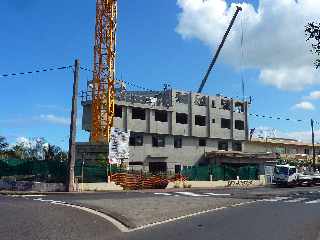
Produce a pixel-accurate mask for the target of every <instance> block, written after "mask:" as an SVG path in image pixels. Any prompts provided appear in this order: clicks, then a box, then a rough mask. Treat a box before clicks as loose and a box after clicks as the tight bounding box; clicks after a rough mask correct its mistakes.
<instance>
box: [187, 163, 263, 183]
mask: <svg viewBox="0 0 320 240" xmlns="http://www.w3.org/2000/svg"><path fill="white" fill-rule="evenodd" d="M258 173H259V168H258V166H257V165H247V166H240V167H235V166H230V165H208V166H192V167H191V166H189V167H187V166H185V167H183V169H182V172H181V174H182V175H184V176H186V177H187V178H188V179H189V180H190V181H209V180H210V175H212V180H213V181H218V180H224V181H228V180H235V179H237V176H239V178H240V179H241V180H256V179H258Z"/></svg>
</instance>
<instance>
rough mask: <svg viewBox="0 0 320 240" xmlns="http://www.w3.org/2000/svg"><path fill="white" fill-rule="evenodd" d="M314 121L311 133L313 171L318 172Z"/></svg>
mask: <svg viewBox="0 0 320 240" xmlns="http://www.w3.org/2000/svg"><path fill="white" fill-rule="evenodd" d="M313 124H314V121H313V119H311V131H312V167H313V171H314V172H315V171H316V150H315V148H314V128H313Z"/></svg>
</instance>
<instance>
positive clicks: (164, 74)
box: [0, 0, 319, 148]
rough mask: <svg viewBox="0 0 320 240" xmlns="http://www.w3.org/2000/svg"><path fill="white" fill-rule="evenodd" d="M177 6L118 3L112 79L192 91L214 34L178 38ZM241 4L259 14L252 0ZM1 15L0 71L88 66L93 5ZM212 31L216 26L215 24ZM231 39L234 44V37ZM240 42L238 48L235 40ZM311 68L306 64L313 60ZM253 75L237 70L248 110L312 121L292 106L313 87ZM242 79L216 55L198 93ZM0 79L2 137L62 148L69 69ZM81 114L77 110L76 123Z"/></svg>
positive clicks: (256, 123) (25, 8) (11, 4)
mask: <svg viewBox="0 0 320 240" xmlns="http://www.w3.org/2000/svg"><path fill="white" fill-rule="evenodd" d="M183 1H184V0H181V1H180V5H178V4H177V1H175V0H161V1H156V0H130V1H125V0H122V1H119V16H118V33H117V37H118V42H117V77H118V78H123V79H124V80H126V81H131V82H134V83H136V84H138V85H142V86H144V87H147V88H151V89H160V88H162V86H163V84H164V83H168V84H170V85H171V86H172V87H173V88H177V89H182V90H188V91H196V90H197V88H198V86H199V83H200V81H201V79H202V77H203V74H204V72H205V71H206V69H207V66H208V64H209V61H210V59H211V57H212V52H213V51H214V50H215V47H214V46H215V42H214V39H215V38H214V37H213V40H212V41H213V42H212V45H210V44H211V42H210V40H209V42H208V41H207V42H206V41H205V40H203V38H202V37H201V35H199V36H198V35H196V34H197V32H194V33H192V34H193V35H192V36H187V37H183V33H181V31H180V32H179V31H178V30H177V27H178V25H179V16H180V14H181V13H182V12H183V11H186V10H187V9H183V8H181V2H183ZM186 1H188V0H186ZM189 1H190V0H189ZM208 1H209V2H210V1H212V0H208ZM213 1H215V0H213ZM231 2H234V1H228V3H229V4H230V3H231ZM241 2H242V1H241ZM247 2H248V3H249V4H253V6H254V7H255V8H256V10H257V9H258V6H259V2H258V1H247ZM0 10H1V13H2V14H1V15H0V21H1V22H2V24H1V25H2V26H1V38H0V46H1V54H0V74H6V73H18V72H26V71H32V70H37V69H42V68H46V67H56V66H58V67H59V66H65V65H71V64H73V62H74V59H75V58H79V59H80V61H81V64H82V66H84V67H90V68H91V66H92V56H93V51H92V48H93V37H94V24H95V1H94V0H91V1H89V0H86V1H76V0H68V1H64V0H56V1H40V0H30V1H25V0H14V1H12V0H2V1H1V2H0ZM232 11H233V10H232V9H230V12H232ZM186 14H188V13H186ZM212 14H214V12H213V13H212ZM248 16H250V15H248ZM242 21H245V20H243V19H242ZM180 23H181V22H180ZM222 26H223V27H224V28H226V27H227V26H226V25H225V26H224V25H222ZM187 27H190V26H188V25H186V26H185V28H187ZM194 27H197V26H194ZM212 29H215V26H214V25H212ZM302 34H303V32H302ZM221 37H222V36H221ZM221 37H220V39H221ZM270 37H271V36H270ZM218 38H219V37H218ZM233 39H235V38H233ZM232 42H233V43H237V40H236V39H235V40H233V41H232ZM238 43H239V44H240V40H239V42H238ZM217 44H218V43H217ZM217 44H216V45H217ZM230 44H231V43H230ZM228 49H232V48H231V47H230V48H229V47H228V46H226V52H225V55H226V56H231V58H233V57H234V59H241V58H240V55H241V51H232V53H231V54H230V50H228ZM270 51H272V50H271V49H270ZM228 54H229V55H228ZM262 57H263V56H262ZM242 59H243V58H242ZM244 61H245V59H244ZM310 66H311V67H312V62H310ZM259 75H260V69H259V67H257V66H254V67H252V66H251V67H248V68H246V69H245V70H244V71H243V77H244V78H245V81H246V95H248V96H249V95H250V96H253V99H254V101H253V104H252V106H251V109H250V111H251V112H253V113H261V114H267V115H271V116H284V117H292V118H296V119H307V120H308V119H310V118H315V119H317V118H318V116H319V110H318V108H317V107H318V102H317V101H319V100H317V99H315V100H312V104H313V106H314V107H315V110H311V111H310V110H308V111H307V110H304V109H297V108H293V106H294V105H295V104H297V103H299V102H301V101H304V100H305V98H304V97H305V96H308V95H309V94H310V92H312V91H315V90H317V89H319V84H318V83H317V82H312V83H310V84H308V85H305V86H303V88H302V89H300V90H298V91H297V90H293V91H292V90H287V89H284V88H281V87H280V88H279V87H277V86H276V84H270V83H266V82H263V81H260V80H259ZM241 76H242V75H241V71H240V70H239V68H237V67H235V64H234V62H232V61H230V57H229V58H228V57H225V56H224V52H223V51H222V57H221V59H220V61H218V64H217V65H216V66H215V68H214V71H213V72H212V74H211V76H210V78H209V80H208V83H207V85H206V86H205V89H204V93H206V94H210V95H215V94H216V93H222V94H223V95H225V96H237V95H241ZM91 77H92V76H91V74H90V73H88V72H84V71H81V83H80V89H79V90H84V89H85V86H86V81H87V80H88V79H91ZM0 81H1V88H0V89H1V95H0V101H1V103H2V104H1V113H0V135H4V136H6V137H7V138H8V140H9V141H10V142H14V141H15V139H16V138H18V137H39V136H42V137H45V138H46V139H47V140H48V141H49V142H52V143H55V144H57V145H60V146H62V147H64V148H66V146H67V140H68V133H69V126H68V122H67V121H68V117H69V114H70V113H69V110H70V105H71V93H72V71H71V70H70V69H69V70H61V71H53V72H49V73H38V74H30V75H25V76H17V77H8V78H0ZM302 81H303V80H302ZM81 110H82V109H81V106H80V105H79V118H81V112H82V111H81ZM78 124H79V125H80V124H81V122H79V123H78ZM260 126H263V127H270V128H276V129H278V130H279V131H281V132H286V133H287V132H288V133H289V132H305V131H309V123H308V122H305V123H295V122H293V121H276V120H263V119H260V118H256V117H250V127H260ZM78 128H79V129H78V136H77V138H78V141H86V140H87V139H88V136H87V134H86V133H85V132H83V131H81V126H79V127H78Z"/></svg>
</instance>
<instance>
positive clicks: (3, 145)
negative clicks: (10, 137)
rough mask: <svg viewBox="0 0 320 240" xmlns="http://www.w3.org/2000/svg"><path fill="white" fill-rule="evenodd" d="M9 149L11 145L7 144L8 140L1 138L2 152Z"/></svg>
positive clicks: (0, 148) (0, 150)
mask: <svg viewBox="0 0 320 240" xmlns="http://www.w3.org/2000/svg"><path fill="white" fill-rule="evenodd" d="M7 147H9V144H8V143H7V140H6V138H5V137H3V136H0V152H4V150H6V148H7Z"/></svg>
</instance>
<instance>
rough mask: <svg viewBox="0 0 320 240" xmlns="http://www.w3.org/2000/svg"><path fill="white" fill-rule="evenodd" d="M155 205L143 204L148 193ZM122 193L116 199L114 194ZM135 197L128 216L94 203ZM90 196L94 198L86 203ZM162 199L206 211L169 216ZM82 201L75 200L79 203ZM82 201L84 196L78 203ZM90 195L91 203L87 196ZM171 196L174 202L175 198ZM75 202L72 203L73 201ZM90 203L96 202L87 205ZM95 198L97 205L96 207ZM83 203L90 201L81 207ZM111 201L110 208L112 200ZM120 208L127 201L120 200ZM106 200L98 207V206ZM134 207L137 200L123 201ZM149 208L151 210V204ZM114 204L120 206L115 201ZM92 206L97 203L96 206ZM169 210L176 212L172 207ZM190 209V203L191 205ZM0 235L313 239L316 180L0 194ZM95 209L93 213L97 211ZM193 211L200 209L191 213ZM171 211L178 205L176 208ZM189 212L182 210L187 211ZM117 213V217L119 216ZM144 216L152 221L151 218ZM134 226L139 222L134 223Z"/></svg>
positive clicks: (317, 213) (319, 196)
mask: <svg viewBox="0 0 320 240" xmlns="http://www.w3.org/2000/svg"><path fill="white" fill-rule="evenodd" d="M150 200H152V202H153V201H156V205H150V204H151V203H150V202H151V201H150ZM121 201H122V202H121ZM125 201H131V203H132V202H134V201H136V202H137V204H136V206H138V205H139V204H140V205H144V208H145V209H146V213H145V215H146V216H144V213H143V212H142V213H140V215H141V216H130V214H135V211H134V210H132V211H128V212H127V213H126V214H123V213H121V214H123V215H122V216H120V217H119V216H118V215H117V214H119V212H118V213H117V212H112V211H109V212H108V211H107V210H106V208H108V206H105V205H103V204H101V203H104V202H107V203H109V202H110V203H113V204H114V202H120V203H125ZM91 202H93V203H91ZM166 202H169V203H170V204H169V205H166V206H167V207H174V208H176V206H178V205H179V204H180V205H182V207H181V209H182V210H183V211H185V210H186V209H187V207H188V206H187V205H186V206H184V202H188V204H190V206H191V208H192V207H193V205H195V204H199V205H201V206H202V205H203V204H201V203H202V202H204V204H207V205H208V206H211V207H214V206H217V207H216V208H215V209H214V208H212V211H207V212H206V211H202V209H201V208H199V209H198V212H195V213H196V214H193V215H192V214H189V212H186V213H185V212H182V213H181V214H180V212H179V214H178V215H177V216H176V217H178V218H174V217H171V218H170V219H169V220H168V221H163V219H161V218H160V217H161V212H166V211H165V210H164V209H161V208H157V207H156V206H157V205H158V206H159V204H160V206H161V204H164V203H166ZM80 203H82V204H80ZM85 203H86V204H85ZM90 203H91V204H90ZM177 204H178V205H177ZM74 205H76V206H80V208H74V207H73V206H74ZM94 206H95V207H94ZM101 206H102V207H101ZM81 207H87V208H85V209H93V212H88V211H86V210H84V209H81ZM114 207H115V208H116V209H115V210H117V207H118V206H117V205H116V204H115V205H114ZM122 207H123V208H126V206H124V205H123V206H122ZM104 208H105V209H104ZM130 208H132V209H135V208H137V207H135V206H130ZM151 208H152V209H153V212H152V211H150V209H151ZM119 209H120V208H119ZM94 210H97V211H98V210H100V211H98V212H95V211H94ZM104 210H106V211H105V212H108V214H107V215H108V216H111V217H112V214H115V219H116V221H118V220H120V222H122V221H121V220H124V219H125V218H127V219H131V220H132V219H133V220H134V219H138V220H141V219H144V217H145V218H146V219H148V214H150V213H154V215H155V216H159V219H160V220H159V221H155V222H156V224H152V223H149V224H144V225H142V226H128V225H126V221H125V220H124V221H123V222H122V223H123V224H124V226H125V227H126V229H127V230H128V231H124V230H125V229H121V227H120V228H119V226H117V225H115V224H114V223H113V222H110V221H109V220H108V219H106V218H104V217H103V216H104V215H99V214H100V213H101V214H103V213H104ZM169 210H172V211H171V212H173V213H175V211H174V209H169ZM194 210H197V209H196V208H194ZM0 211H1V218H0V236H1V240H7V239H14V240H16V239H28V240H29V239H67V240H69V239H70V240H71V239H77V240H81V239H86V240H88V239H155V240H156V239H173V240H175V239H183V240H188V239H246V240H247V239H268V240H270V239H282V240H285V239H310V240H320V188H319V187H314V188H288V189H286V188H283V189H272V188H257V189H251V190H235V189H230V190H190V191H188V192H185V191H180V190H178V191H173V192H161V191H159V192H128V193H93V194H53V195H52V194H50V195H45V196H43V195H34V196H1V195H0ZM96 213H99V214H96ZM197 213H199V214H197ZM175 214H177V213H175ZM188 214H189V216H188ZM121 217H123V218H124V219H121ZM150 224H151V225H150ZM139 227H140V228H139Z"/></svg>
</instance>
